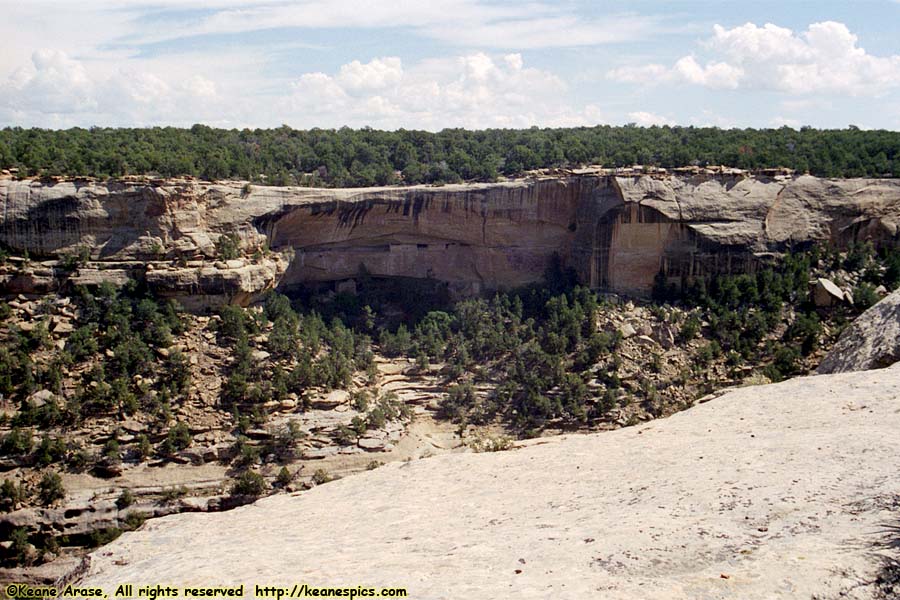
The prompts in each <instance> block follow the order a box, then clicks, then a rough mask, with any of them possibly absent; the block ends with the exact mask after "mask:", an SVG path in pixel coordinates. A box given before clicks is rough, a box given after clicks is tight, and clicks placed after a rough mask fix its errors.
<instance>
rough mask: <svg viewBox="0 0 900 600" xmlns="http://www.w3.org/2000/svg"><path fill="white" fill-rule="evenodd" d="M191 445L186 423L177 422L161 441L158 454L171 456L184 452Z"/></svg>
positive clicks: (189, 432)
mask: <svg viewBox="0 0 900 600" xmlns="http://www.w3.org/2000/svg"><path fill="white" fill-rule="evenodd" d="M190 445H191V431H190V429H188V426H187V423H182V422H179V423H177V424H175V425H173V426H172V428H171V429H169V433H168V434H167V435H166V439H165V440H164V441H163V443H162V446H161V448H160V452H162V453H163V454H165V455H172V454H175V453H176V452H178V451H179V450H184V449H185V448H187V447H188V446H190Z"/></svg>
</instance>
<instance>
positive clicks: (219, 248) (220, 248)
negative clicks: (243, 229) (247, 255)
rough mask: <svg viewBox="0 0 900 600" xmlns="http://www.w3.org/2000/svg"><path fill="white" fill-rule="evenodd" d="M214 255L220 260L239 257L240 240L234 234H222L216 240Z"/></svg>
mask: <svg viewBox="0 0 900 600" xmlns="http://www.w3.org/2000/svg"><path fill="white" fill-rule="evenodd" d="M216 254H217V255H218V256H219V258H221V259H222V260H231V259H233V258H238V257H239V256H240V255H241V238H240V237H238V234H237V233H235V232H233V231H232V232H229V233H224V234H222V235H220V236H219V239H218V240H216Z"/></svg>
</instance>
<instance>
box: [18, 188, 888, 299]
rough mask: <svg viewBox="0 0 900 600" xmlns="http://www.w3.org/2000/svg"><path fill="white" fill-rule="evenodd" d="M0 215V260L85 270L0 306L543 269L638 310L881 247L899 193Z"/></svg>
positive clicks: (230, 191) (522, 275)
mask: <svg viewBox="0 0 900 600" xmlns="http://www.w3.org/2000/svg"><path fill="white" fill-rule="evenodd" d="M0 206H2V209H3V210H2V214H0V242H2V243H3V244H4V245H5V246H6V247H8V248H9V249H11V250H12V251H13V253H15V254H21V253H24V252H27V253H28V254H29V255H30V256H31V257H32V258H48V259H58V258H60V257H63V256H66V255H76V254H79V253H83V252H84V250H87V251H89V253H90V260H89V261H88V262H87V264H81V265H79V268H78V270H77V271H76V272H63V271H62V270H61V268H60V267H59V266H58V265H54V264H53V263H52V262H48V263H45V264H42V265H40V266H38V267H34V266H29V267H19V268H18V269H17V270H16V271H15V272H11V271H10V270H9V269H7V272H6V273H5V274H4V275H2V277H3V278H4V279H2V281H3V282H4V283H3V285H4V286H5V287H6V288H7V290H8V291H9V290H11V291H27V289H28V288H29V286H31V287H34V288H39V287H40V286H41V285H45V286H48V287H50V288H52V286H54V285H59V284H60V280H61V278H62V279H66V278H69V279H73V280H74V281H75V282H76V283H78V282H81V283H92V282H95V281H99V280H103V279H115V278H118V279H119V280H121V278H123V277H127V276H137V277H144V278H146V280H147V281H148V282H149V283H150V284H151V285H152V286H154V287H155V288H157V289H158V290H159V291H161V292H162V293H167V294H170V295H176V296H182V297H184V298H186V299H188V300H189V302H188V304H190V303H191V302H193V303H196V304H198V305H207V304H209V303H215V302H222V301H238V302H247V301H249V300H251V299H252V298H253V297H254V296H255V295H256V294H258V293H259V292H261V291H264V290H266V289H269V288H272V287H276V286H287V287H289V286H293V285H297V284H305V283H309V282H330V281H341V280H345V279H350V278H353V277H355V276H356V275H357V274H358V273H359V272H360V269H361V267H364V268H365V270H367V271H368V272H369V273H370V274H371V275H373V276H389V277H398V276H400V277H420V278H434V279H438V280H442V281H446V282H448V283H449V284H450V286H451V289H452V290H453V291H455V292H457V293H459V294H468V293H478V292H482V291H487V290H491V289H497V288H508V287H513V286H517V285H522V284H525V283H529V282H533V281H537V280H539V279H540V278H541V277H542V275H543V273H544V270H545V269H546V267H547V265H548V264H549V263H550V261H551V258H552V256H553V255H554V254H557V255H559V256H560V257H561V258H562V260H563V263H564V264H566V265H568V266H571V267H573V268H574V269H575V270H576V272H577V273H578V276H579V278H580V280H581V281H582V282H583V283H585V284H587V285H590V286H592V287H595V288H603V289H609V290H613V291H619V292H625V293H633V294H645V293H647V292H648V291H649V289H650V288H651V286H652V283H653V278H654V276H655V275H656V274H657V273H658V272H659V271H660V269H663V270H664V271H665V272H667V273H668V275H669V276H670V277H671V278H679V277H690V276H697V275H702V274H706V273H710V272H715V271H723V270H731V271H735V270H744V269H748V268H752V264H753V261H754V256H755V255H756V254H759V253H765V252H770V251H778V250H780V249H783V248H784V247H786V246H787V245H789V244H796V243H802V242H808V241H812V240H827V241H830V242H832V243H835V244H838V245H846V244H847V243H848V242H850V241H854V240H858V239H873V240H876V241H879V242H888V241H893V240H895V239H896V238H897V232H898V225H900V181H896V180H822V179H817V178H813V177H797V178H776V179H757V178H728V177H717V178H709V177H705V178H701V177H696V178H676V177H668V178H651V177H647V176H645V177H610V176H597V175H581V176H569V177H559V178H546V179H540V180H527V181H515V182H505V183H497V184H474V185H450V186H443V187H427V186H416V187H409V188H367V189H335V190H323V189H309V188H275V187H260V186H247V185H243V184H241V183H225V184H211V183H203V182H195V181H169V182H157V183H137V182H109V183H99V182H77V181H75V182H71V181H69V182H60V183H55V184H50V183H47V184H45V183H41V182H38V181H28V180H26V181H14V180H11V179H3V180H0ZM230 233H234V234H237V236H238V239H239V245H240V248H239V250H240V255H241V257H240V258H239V259H236V260H235V259H232V260H229V261H224V260H221V259H222V258H223V257H222V256H220V253H219V251H218V250H217V247H216V240H218V239H219V237H220V236H222V235H223V234H230ZM29 268H30V269H32V270H31V271H30V272H29V271H28V270H27V269H29ZM23 269H25V270H24V271H23ZM114 275H115V276H114Z"/></svg>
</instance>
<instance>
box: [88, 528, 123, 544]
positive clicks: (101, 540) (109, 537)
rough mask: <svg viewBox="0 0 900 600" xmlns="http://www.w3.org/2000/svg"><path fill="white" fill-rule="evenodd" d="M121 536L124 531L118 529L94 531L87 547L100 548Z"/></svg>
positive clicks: (89, 537)
mask: <svg viewBox="0 0 900 600" xmlns="http://www.w3.org/2000/svg"><path fill="white" fill-rule="evenodd" d="M120 535H122V530H121V529H119V528H118V527H105V528H103V529H96V530H94V531H92V532H91V534H90V535H89V536H88V543H87V546H88V548H98V547H100V546H105V545H106V544H108V543H110V542H111V541H113V540H115V539H116V538H117V537H119V536H120Z"/></svg>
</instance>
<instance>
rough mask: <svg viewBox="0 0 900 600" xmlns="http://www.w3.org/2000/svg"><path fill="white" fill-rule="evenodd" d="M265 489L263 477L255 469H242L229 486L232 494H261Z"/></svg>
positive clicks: (254, 495)
mask: <svg viewBox="0 0 900 600" xmlns="http://www.w3.org/2000/svg"><path fill="white" fill-rule="evenodd" d="M265 491H266V480H265V478H264V477H263V476H262V475H260V474H259V473H257V472H255V471H244V472H243V473H241V474H240V476H239V477H238V478H237V480H236V481H235V482H234V486H233V487H232V488H231V494H232V495H233V496H253V497H256V496H261V495H262V494H263V493H264V492H265Z"/></svg>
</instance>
